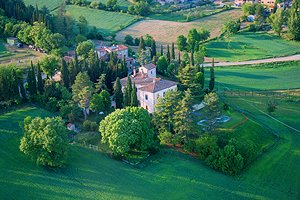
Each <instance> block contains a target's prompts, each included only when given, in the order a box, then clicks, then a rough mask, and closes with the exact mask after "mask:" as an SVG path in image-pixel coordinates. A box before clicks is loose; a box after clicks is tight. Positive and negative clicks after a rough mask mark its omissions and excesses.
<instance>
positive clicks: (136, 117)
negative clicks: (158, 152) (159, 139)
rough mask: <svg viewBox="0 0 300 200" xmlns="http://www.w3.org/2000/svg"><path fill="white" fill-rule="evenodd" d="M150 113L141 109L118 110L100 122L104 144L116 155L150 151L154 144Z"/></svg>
mask: <svg viewBox="0 0 300 200" xmlns="http://www.w3.org/2000/svg"><path fill="white" fill-rule="evenodd" d="M150 122H151V118H150V116H149V114H148V112H147V111H146V110H145V109H143V108H141V107H127V108H124V109H120V110H116V111H114V112H113V113H111V114H110V115H108V116H106V117H105V119H104V120H102V121H101V122H100V128H99V131H100V133H101V136H102V142H103V143H106V144H108V146H109V148H110V149H111V150H112V151H113V153H114V154H116V155H123V154H124V153H127V152H129V151H130V150H133V148H134V149H137V150H143V151H145V150H148V149H149V148H150V147H152V146H153V144H154V132H153V129H152V128H151V125H150Z"/></svg>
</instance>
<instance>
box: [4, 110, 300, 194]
mask: <svg viewBox="0 0 300 200" xmlns="http://www.w3.org/2000/svg"><path fill="white" fill-rule="evenodd" d="M298 110H299V109H298ZM27 115H31V116H49V115H50V116H51V115H52V114H51V113H49V112H47V111H45V110H43V109H39V108H36V107H31V106H27V107H23V108H21V109H18V110H15V111H11V112H9V113H6V114H2V115H1V116H0V127H1V129H0V138H1V139H0V152H1V155H2V159H1V160H0V167H1V169H2V170H1V172H0V177H1V179H0V186H1V187H0V198H1V199H19V198H22V199H83V198H84V199H99V198H101V199H163V198H164V197H165V196H168V198H170V199H199V198H210V199H295V198H296V197H298V195H299V187H298V186H299V184H298V181H299V177H298V176H299V175H296V174H298V173H296V170H298V168H297V165H298V166H299V154H295V153H294V154H292V153H291V151H293V150H296V149H297V147H298V146H295V145H299V139H300V138H299V135H291V136H292V137H296V138H298V143H297V141H295V143H294V142H293V145H291V143H285V142H286V141H284V143H283V144H282V145H281V146H279V147H278V149H277V148H276V149H274V150H272V151H271V152H269V153H267V154H266V155H264V156H262V157H261V158H260V159H259V160H258V161H257V162H256V163H255V164H254V165H253V166H251V167H250V168H249V169H247V170H246V171H245V172H244V173H243V174H242V175H241V176H240V177H236V178H233V177H229V176H226V175H223V174H221V173H219V172H216V171H214V170H212V169H210V168H208V167H206V166H205V165H204V164H202V162H201V161H198V160H196V159H194V158H191V157H190V156H187V155H183V154H181V153H178V152H175V151H173V150H171V149H162V151H161V152H160V153H158V154H157V155H155V156H153V157H152V158H151V159H150V160H149V161H148V162H149V163H148V166H147V167H146V168H143V169H135V168H132V167H130V166H129V165H127V164H125V163H122V162H120V161H115V160H112V159H111V158H110V157H108V156H106V155H104V154H101V153H99V152H94V151H91V150H88V149H84V148H82V147H77V146H71V147H70V153H69V159H68V166H67V167H66V169H62V170H60V171H57V172H53V171H49V170H46V169H44V168H41V167H37V166H36V165H35V163H34V162H32V161H30V160H29V159H28V158H27V157H25V156H24V155H23V154H22V153H21V152H20V151H19V149H18V146H19V140H20V137H21V129H20V128H19V126H18V124H19V123H20V122H22V121H23V119H24V118H25V117H26V116H27ZM286 134H287V135H289V134H288V133H286ZM282 150H285V151H284V152H283V151H282ZM288 151H289V152H288ZM279 153H280V154H284V155H285V153H291V155H290V156H288V157H273V156H278V154H279ZM296 155H298V160H296V162H295V163H292V162H290V161H291V160H287V159H292V158H295V156H296ZM265 157H266V158H268V159H272V161H271V162H270V164H268V163H267V165H266V166H267V167H264V164H266V163H265V162H266V161H265ZM275 158H276V159H275ZM282 160H283V161H285V162H287V163H289V167H295V168H293V169H291V170H290V171H289V176H290V178H292V179H291V180H289V181H286V182H282V181H281V180H280V179H278V178H276V177H277V176H275V174H274V173H276V174H278V176H279V177H282V176H283V175H285V174H286V171H285V170H278V171H274V170H270V169H271V168H269V167H270V165H272V166H274V167H279V166H280V167H284V168H283V169H286V167H285V166H284V165H283V163H282ZM175 163H176V164H175ZM286 170H287V169H286ZM292 173H295V174H294V175H295V177H291V176H293V174H292ZM257 174H258V175H259V178H257ZM266 180H268V181H269V182H266ZM266 183H268V184H266ZM4 186H5V187H4Z"/></svg>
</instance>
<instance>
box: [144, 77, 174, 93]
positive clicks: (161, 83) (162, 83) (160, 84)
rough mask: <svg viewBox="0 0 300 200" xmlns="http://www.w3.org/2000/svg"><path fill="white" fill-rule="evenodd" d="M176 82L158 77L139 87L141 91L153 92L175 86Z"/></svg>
mask: <svg viewBox="0 0 300 200" xmlns="http://www.w3.org/2000/svg"><path fill="white" fill-rule="evenodd" d="M176 85H177V83H176V82H174V81H169V80H164V79H159V80H154V81H153V82H152V83H150V84H148V85H146V86H144V87H141V88H139V89H140V90H142V91H145V92H151V93H155V92H158V91H161V90H164V89H167V88H170V87H173V86H176Z"/></svg>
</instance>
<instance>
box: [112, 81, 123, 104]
mask: <svg viewBox="0 0 300 200" xmlns="http://www.w3.org/2000/svg"><path fill="white" fill-rule="evenodd" d="M114 93H115V102H116V108H123V93H122V85H121V81H120V78H119V77H117V80H116V82H115V85H114Z"/></svg>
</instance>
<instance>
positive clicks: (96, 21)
mask: <svg viewBox="0 0 300 200" xmlns="http://www.w3.org/2000/svg"><path fill="white" fill-rule="evenodd" d="M67 11H68V12H70V14H71V16H72V17H73V18H74V19H76V20H77V19H78V18H79V16H81V15H82V16H84V17H85V18H86V19H87V21H88V23H89V26H90V27H92V26H95V27H96V28H98V30H99V31H101V32H102V33H104V34H105V35H106V36H108V35H111V34H113V33H115V32H117V31H119V30H121V29H123V28H125V27H126V26H129V25H130V24H132V23H134V22H135V21H137V20H138V19H139V17H137V16H133V15H129V14H125V13H116V12H108V11H103V10H96V9H91V8H86V7H79V6H73V5H72V6H67Z"/></svg>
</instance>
